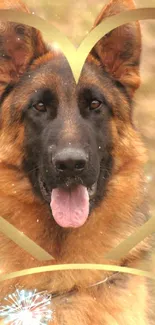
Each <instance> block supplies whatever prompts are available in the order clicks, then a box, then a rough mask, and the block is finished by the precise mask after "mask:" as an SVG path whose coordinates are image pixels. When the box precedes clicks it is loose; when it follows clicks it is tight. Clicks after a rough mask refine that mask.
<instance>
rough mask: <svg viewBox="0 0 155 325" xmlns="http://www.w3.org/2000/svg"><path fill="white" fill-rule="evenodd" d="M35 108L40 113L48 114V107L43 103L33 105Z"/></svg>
mask: <svg viewBox="0 0 155 325" xmlns="http://www.w3.org/2000/svg"><path fill="white" fill-rule="evenodd" d="M33 107H34V108H35V109H36V110H37V111H39V112H46V105H45V104H44V103H42V102H40V103H38V104H35V105H33Z"/></svg>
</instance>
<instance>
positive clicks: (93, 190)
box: [88, 183, 97, 197]
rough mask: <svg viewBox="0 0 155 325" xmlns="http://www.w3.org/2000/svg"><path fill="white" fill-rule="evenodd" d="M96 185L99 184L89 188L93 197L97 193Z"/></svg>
mask: <svg viewBox="0 0 155 325" xmlns="http://www.w3.org/2000/svg"><path fill="white" fill-rule="evenodd" d="M96 186H97V184H96V183H95V184H93V185H92V186H91V187H89V188H88V193H89V196H90V197H92V196H93V195H94V194H95V191H96Z"/></svg>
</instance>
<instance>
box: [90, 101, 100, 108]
mask: <svg viewBox="0 0 155 325" xmlns="http://www.w3.org/2000/svg"><path fill="white" fill-rule="evenodd" d="M100 106H101V102H100V101H99V100H92V102H91V103H90V109H91V110H93V109H97V108H99V107H100Z"/></svg>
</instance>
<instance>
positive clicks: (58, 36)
mask: <svg viewBox="0 0 155 325" xmlns="http://www.w3.org/2000/svg"><path fill="white" fill-rule="evenodd" d="M146 19H155V7H154V8H141V9H134V10H129V11H125V12H122V13H120V14H117V15H114V16H111V17H108V18H106V19H105V20H104V21H103V22H102V23H101V24H100V25H98V26H97V27H95V28H94V29H93V30H92V31H91V32H90V33H89V34H88V35H87V37H86V38H85V39H84V40H83V41H82V43H81V44H80V46H79V47H78V49H76V48H75V47H74V45H73V44H72V43H71V42H70V41H69V39H68V38H67V37H66V36H65V35H63V34H62V33H61V32H60V31H59V30H57V28H55V27H54V26H52V24H51V23H49V22H47V21H45V20H43V19H42V18H40V17H37V16H34V15H31V14H27V13H24V12H21V13H20V15H19V12H16V11H13V10H0V20H2V21H12V22H18V23H21V24H25V25H29V26H32V27H34V28H36V29H38V30H40V31H41V33H42V35H43V37H44V40H45V42H47V43H50V42H51V39H52V40H54V41H56V42H57V43H58V44H59V47H60V49H61V50H62V52H63V53H64V55H65V56H66V58H67V60H68V63H69V65H70V67H71V69H72V73H73V76H74V78H75V81H76V82H78V79H79V77H80V73H81V70H82V67H83V65H84V63H85V60H86V58H87V56H88V54H89V52H90V51H91V49H92V48H93V47H94V45H95V44H96V43H97V42H98V41H99V40H100V39H101V38H102V37H103V36H104V35H105V34H107V33H109V32H110V31H111V30H113V29H115V28H117V27H119V26H121V25H124V24H127V23H129V22H133V21H137V20H146ZM0 226H1V231H2V232H3V233H4V234H5V235H6V236H8V237H9V238H11V239H12V240H13V241H14V242H16V243H17V244H18V245H19V246H20V247H22V248H24V249H25V250H26V251H27V252H28V253H30V254H31V255H32V256H34V257H37V256H39V255H40V258H39V260H42V261H43V260H49V259H53V257H52V256H51V255H49V254H48V253H47V252H45V251H44V250H43V249H42V248H41V247H39V246H38V245H37V244H36V243H34V242H33V241H32V240H30V239H29V238H28V237H26V236H23V235H22V234H21V233H20V232H19V231H18V230H17V229H16V228H15V227H13V226H12V225H10V224H9V223H8V222H7V221H6V220H5V219H4V218H2V217H0ZM10 227H11V228H10ZM153 232H155V217H152V218H151V219H150V220H149V221H148V222H147V223H145V224H144V225H143V226H141V227H140V228H139V229H138V230H137V231H136V232H135V233H134V234H133V235H131V236H129V237H128V238H127V239H126V240H124V241H123V242H122V243H121V244H120V245H118V246H117V247H116V248H115V249H113V250H112V251H110V253H108V255H107V256H106V258H110V259H115V260H116V259H119V258H121V257H123V256H124V255H126V254H127V253H128V252H129V251H130V250H131V249H132V248H134V247H135V246H136V245H137V244H138V243H139V242H140V241H142V240H144V239H145V238H146V237H148V236H149V235H151V234H152V233H153ZM36 250H37V255H36ZM37 258H38V257H37Z"/></svg>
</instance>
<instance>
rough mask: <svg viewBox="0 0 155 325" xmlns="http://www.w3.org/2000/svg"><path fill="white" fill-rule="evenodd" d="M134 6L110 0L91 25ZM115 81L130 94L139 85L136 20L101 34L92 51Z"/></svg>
mask: <svg viewBox="0 0 155 325" xmlns="http://www.w3.org/2000/svg"><path fill="white" fill-rule="evenodd" d="M131 9H135V5H134V2H133V0H112V1H110V3H109V4H108V5H107V6H106V7H105V8H103V10H102V11H101V13H100V15H99V16H98V17H97V19H96V21H95V24H94V26H93V27H96V26H97V25H98V24H100V23H101V22H102V21H103V20H104V19H105V18H106V17H109V16H112V15H115V14H118V13H120V12H122V11H126V10H131ZM92 54H93V55H95V56H96V57H97V58H98V59H99V60H100V62H101V64H102V65H103V66H104V69H106V71H108V72H109V73H110V74H111V75H112V76H113V77H114V78H115V79H116V80H118V81H120V82H121V83H122V84H123V85H124V86H125V87H127V88H128V90H129V91H130V94H131V95H132V94H133V93H134V91H135V90H136V89H137V88H138V87H139V85H140V77H139V64H140V54H141V32H140V25H139V22H134V23H130V24H127V25H123V26H120V27H118V28H116V29H115V30H113V31H111V32H110V33H109V34H107V35H106V36H105V37H103V38H102V39H101V40H100V41H99V42H98V43H97V44H96V46H95V47H94V49H93V50H92Z"/></svg>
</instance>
